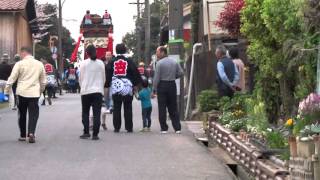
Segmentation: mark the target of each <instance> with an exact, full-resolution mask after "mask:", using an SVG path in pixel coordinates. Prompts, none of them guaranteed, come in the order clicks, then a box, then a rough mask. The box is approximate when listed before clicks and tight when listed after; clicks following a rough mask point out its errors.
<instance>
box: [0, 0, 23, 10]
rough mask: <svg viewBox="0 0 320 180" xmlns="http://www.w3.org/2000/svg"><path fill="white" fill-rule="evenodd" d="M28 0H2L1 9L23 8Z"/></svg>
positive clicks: (0, 0)
mask: <svg viewBox="0 0 320 180" xmlns="http://www.w3.org/2000/svg"><path fill="white" fill-rule="evenodd" d="M27 1H28V0H0V11H14V10H23V9H25V8H26V5H27Z"/></svg>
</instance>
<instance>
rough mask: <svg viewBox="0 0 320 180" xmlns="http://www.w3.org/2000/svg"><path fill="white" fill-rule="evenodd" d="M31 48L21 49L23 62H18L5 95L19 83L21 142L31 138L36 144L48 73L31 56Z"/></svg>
mask: <svg viewBox="0 0 320 180" xmlns="http://www.w3.org/2000/svg"><path fill="white" fill-rule="evenodd" d="M31 53H32V51H31V48H28V47H22V48H21V53H20V54H21V58H22V60H21V61H19V62H17V63H16V64H15V66H14V68H13V70H12V73H11V75H10V77H9V79H8V81H7V85H6V88H5V94H9V90H11V87H12V85H13V84H14V83H15V82H17V83H18V85H17V92H16V93H17V96H18V110H19V128H20V138H19V141H25V140H26V136H27V135H28V137H29V143H35V130H36V126H37V121H38V118H39V105H38V101H39V97H40V94H41V93H42V92H43V91H44V89H45V87H46V81H47V80H46V72H45V69H44V66H43V64H42V63H41V62H40V61H38V60H36V59H34V57H33V56H32V55H31ZM27 112H29V124H28V134H27V133H26V120H27V119H26V118H27Z"/></svg>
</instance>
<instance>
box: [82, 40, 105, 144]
mask: <svg viewBox="0 0 320 180" xmlns="http://www.w3.org/2000/svg"><path fill="white" fill-rule="evenodd" d="M86 53H87V54H88V56H89V57H90V58H89V59H87V60H84V61H83V62H82V63H81V64H80V86H81V102H82V124H83V127H84V130H83V135H81V136H80V138H81V139H88V138H90V137H91V135H90V132H89V115H90V107H91V106H92V109H93V134H92V140H99V137H98V134H99V130H100V125H101V122H100V119H101V107H102V97H103V94H104V84H105V81H106V77H105V65H104V63H103V62H102V61H101V60H99V59H97V55H96V48H95V47H94V46H93V45H89V46H88V47H87V49H86Z"/></svg>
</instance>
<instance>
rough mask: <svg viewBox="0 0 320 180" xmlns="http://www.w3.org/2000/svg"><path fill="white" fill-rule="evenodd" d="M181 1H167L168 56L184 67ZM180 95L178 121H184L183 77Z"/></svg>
mask: <svg viewBox="0 0 320 180" xmlns="http://www.w3.org/2000/svg"><path fill="white" fill-rule="evenodd" d="M183 43H184V40H183V1H182V0H170V1H169V54H170V56H172V57H176V59H177V61H179V63H180V64H181V66H182V67H184V63H183V62H184V61H182V62H181V59H183V51H184V49H183ZM178 88H180V94H179V97H178V101H179V114H180V119H181V120H184V109H185V108H184V104H185V103H184V77H182V78H180V87H178Z"/></svg>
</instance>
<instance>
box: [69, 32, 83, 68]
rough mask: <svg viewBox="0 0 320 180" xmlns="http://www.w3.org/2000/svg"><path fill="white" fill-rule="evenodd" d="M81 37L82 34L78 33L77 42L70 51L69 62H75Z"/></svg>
mask: <svg viewBox="0 0 320 180" xmlns="http://www.w3.org/2000/svg"><path fill="white" fill-rule="evenodd" d="M81 39H82V35H80V37H79V38H78V42H77V44H76V47H75V48H74V50H73V52H72V55H71V59H70V61H71V62H77V58H78V51H79V47H80V43H81Z"/></svg>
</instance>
